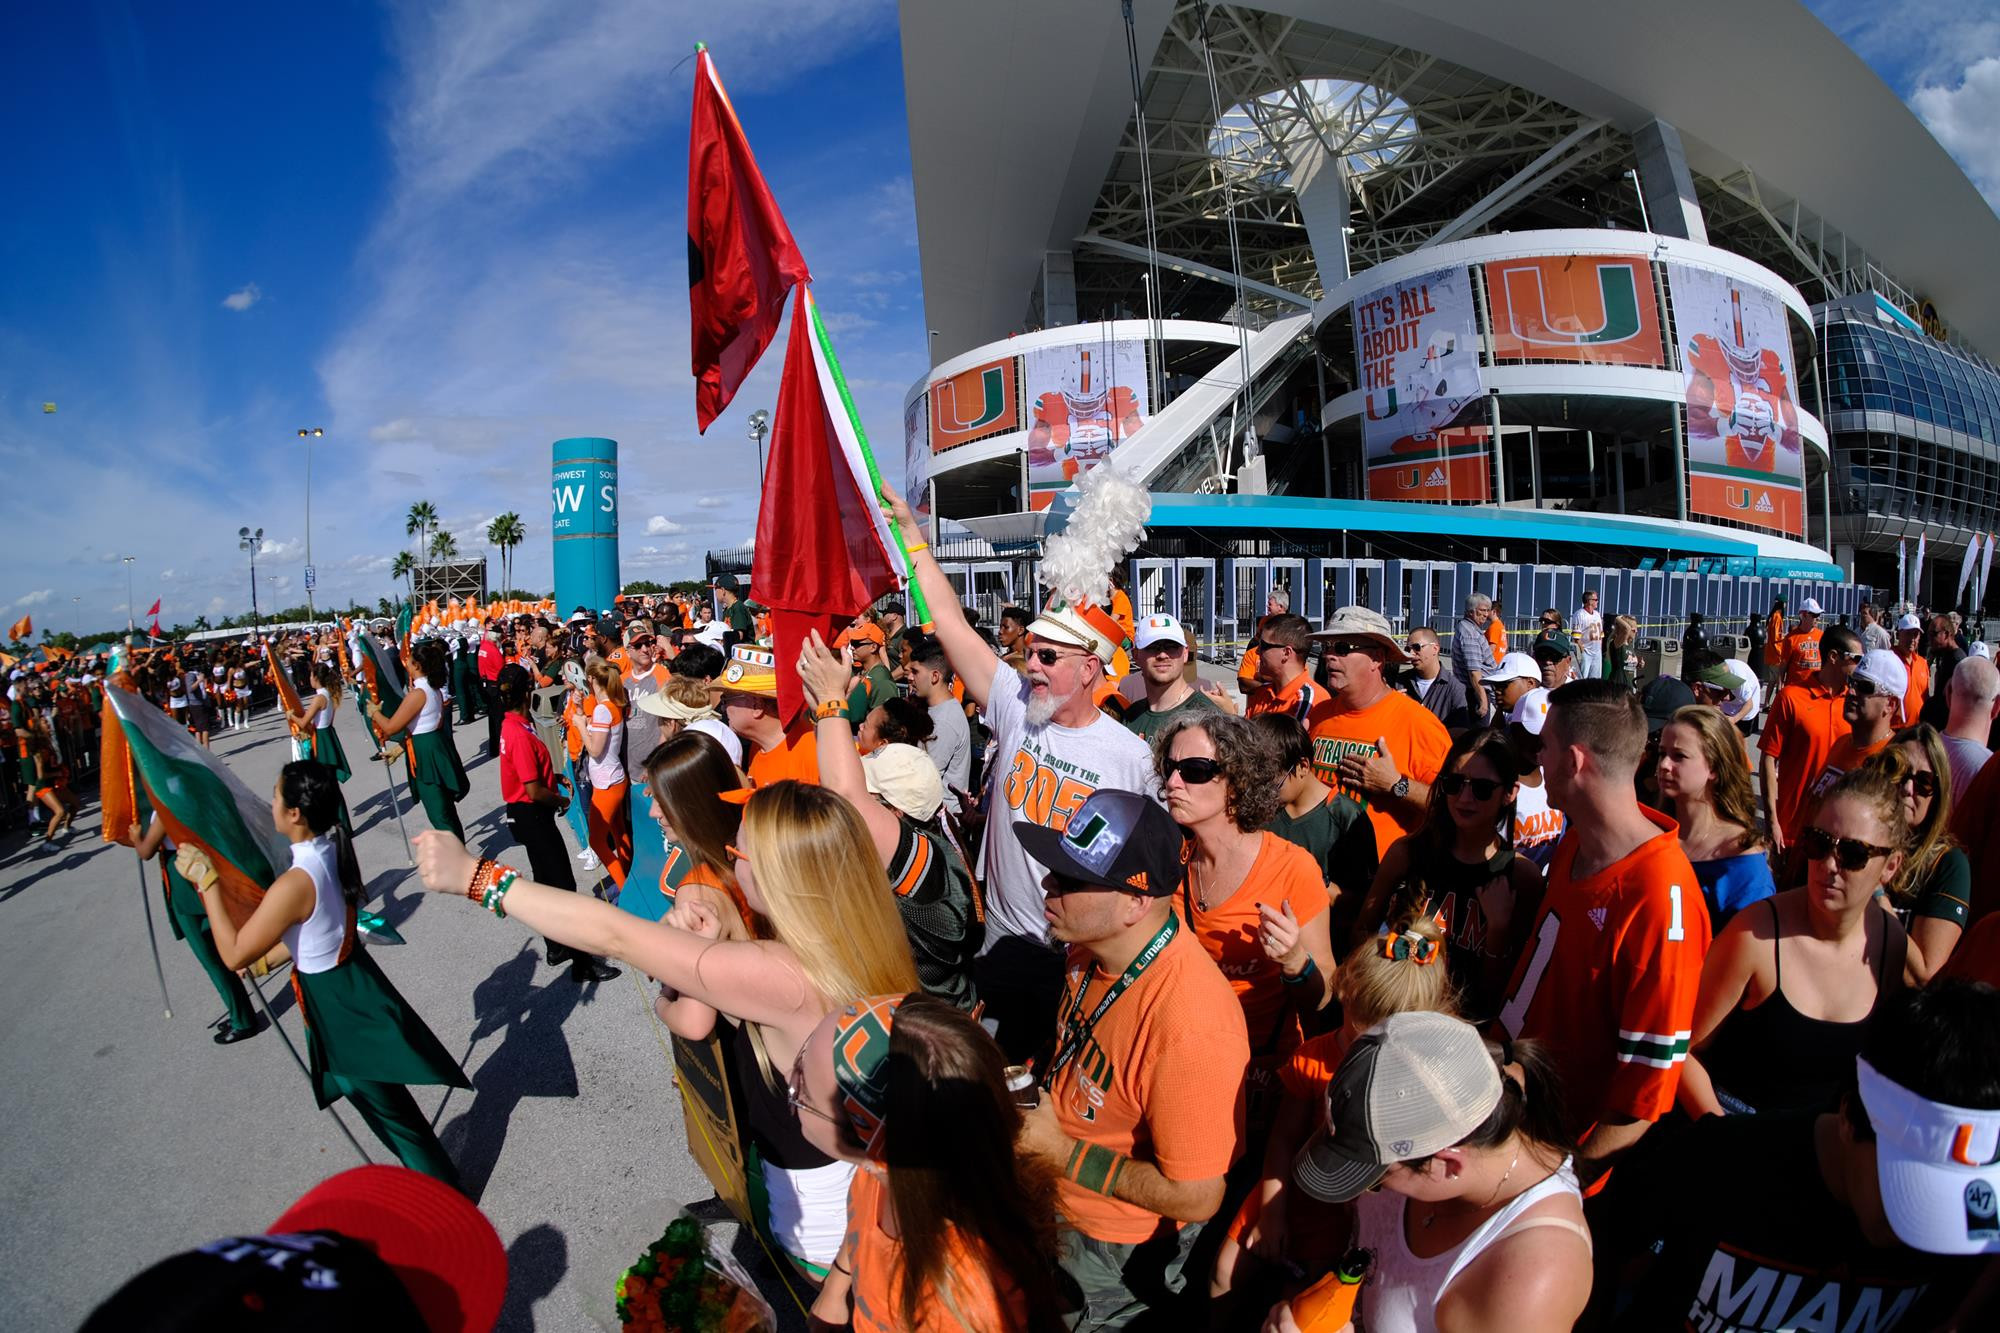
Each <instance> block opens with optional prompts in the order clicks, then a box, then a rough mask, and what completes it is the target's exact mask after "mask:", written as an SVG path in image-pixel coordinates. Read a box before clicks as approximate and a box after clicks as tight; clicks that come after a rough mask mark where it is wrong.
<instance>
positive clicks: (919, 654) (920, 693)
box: [906, 634, 972, 815]
mask: <svg viewBox="0 0 2000 1333" xmlns="http://www.w3.org/2000/svg"><path fill="white" fill-rule="evenodd" d="M906 642H907V640H906ZM952 680H953V677H952V674H951V663H950V661H949V660H948V659H947V658H946V657H945V653H944V647H943V646H942V645H941V644H939V643H938V641H937V640H936V639H935V638H933V637H932V636H930V635H928V634H926V635H924V636H923V637H922V638H921V639H919V640H917V641H916V643H915V644H914V646H913V647H912V648H911V651H910V693H911V694H912V695H914V696H915V697H916V698H917V700H918V701H919V702H921V703H922V704H923V706H924V707H925V708H926V709H928V710H929V711H930V715H931V738H930V739H929V740H927V741H925V742H924V751H925V753H927V754H929V755H930V757H931V762H932V763H934V764H936V765H937V768H938V776H939V777H942V778H943V779H944V804H945V808H946V809H947V810H949V811H951V812H952V813H953V814H954V815H956V814H961V813H963V809H962V807H961V805H960V802H959V799H958V794H959V793H960V792H962V791H965V790H966V784H967V783H969V782H970V781H971V780H972V727H971V726H970V724H968V723H967V722H966V720H965V705H964V704H962V703H960V702H959V700H958V696H957V695H955V694H953V693H952V692H951V682H952Z"/></svg>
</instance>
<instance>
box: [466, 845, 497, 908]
mask: <svg viewBox="0 0 2000 1333" xmlns="http://www.w3.org/2000/svg"><path fill="white" fill-rule="evenodd" d="M492 868H493V858H492V857H490V856H489V857H484V858H482V859H481V860H480V862H479V864H478V865H475V866H474V867H472V878H471V879H470V880H468V881H467V882H466V885H465V896H466V897H468V898H470V899H472V901H474V902H478V901H479V895H480V893H481V892H482V891H483V890H484V889H485V887H486V878H487V871H489V870H491V869H492Z"/></svg>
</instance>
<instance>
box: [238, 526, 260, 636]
mask: <svg viewBox="0 0 2000 1333" xmlns="http://www.w3.org/2000/svg"><path fill="white" fill-rule="evenodd" d="M263 546H264V529H262V528H259V529H257V530H256V531H255V532H252V531H250V529H248V528H238V529H236V549H237V550H239V551H248V552H249V553H250V633H251V634H252V635H253V636H255V637H256V638H258V639H262V638H263V637H264V625H263V617H261V616H259V615H258V614H257V552H258V551H259V550H261V549H263Z"/></svg>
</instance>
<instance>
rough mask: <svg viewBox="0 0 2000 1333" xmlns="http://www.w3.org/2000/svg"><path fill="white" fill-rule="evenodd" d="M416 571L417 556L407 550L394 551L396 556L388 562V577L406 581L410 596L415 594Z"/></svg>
mask: <svg viewBox="0 0 2000 1333" xmlns="http://www.w3.org/2000/svg"><path fill="white" fill-rule="evenodd" d="M416 572H417V558H416V557H415V556H413V555H411V554H410V553H409V552H408V551H398V552H396V558H395V559H394V560H393V561H391V562H390V564H389V577H390V578H392V579H404V580H406V581H408V583H409V585H410V596H411V597H415V596H416V595H417V583H416Z"/></svg>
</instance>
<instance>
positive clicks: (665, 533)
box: [646, 514, 687, 537]
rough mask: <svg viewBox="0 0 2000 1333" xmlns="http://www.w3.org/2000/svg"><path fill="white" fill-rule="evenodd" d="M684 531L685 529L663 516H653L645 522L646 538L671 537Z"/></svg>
mask: <svg viewBox="0 0 2000 1333" xmlns="http://www.w3.org/2000/svg"><path fill="white" fill-rule="evenodd" d="M686 531H687V529H686V528H684V527H682V526H681V525H680V524H678V523H676V522H674V521H673V520H672V519H670V518H668V517H667V516H666V515H664V514H655V515H653V516H652V517H651V518H649V519H647V520H646V535H647V536H648V537H671V536H673V535H674V534H675V533H677V532H686Z"/></svg>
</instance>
